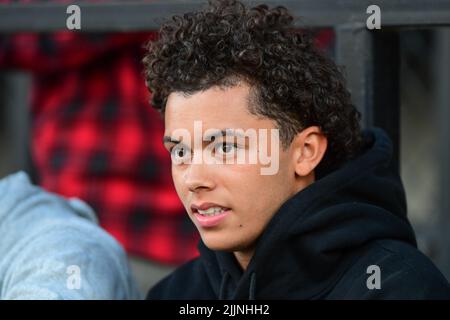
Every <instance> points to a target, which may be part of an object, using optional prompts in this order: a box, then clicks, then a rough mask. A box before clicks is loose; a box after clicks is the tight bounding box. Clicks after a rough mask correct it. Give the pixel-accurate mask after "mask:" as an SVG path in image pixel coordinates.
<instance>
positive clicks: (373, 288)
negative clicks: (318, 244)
mask: <svg viewBox="0 0 450 320" xmlns="http://www.w3.org/2000/svg"><path fill="white" fill-rule="evenodd" d="M330 297H332V298H344V299H450V286H449V283H448V281H447V280H446V278H445V277H444V276H443V275H442V273H441V272H440V271H439V269H438V268H437V267H436V266H435V265H434V263H433V262H432V261H431V260H430V259H429V258H428V257H427V256H425V255H424V254H423V253H422V252H420V251H419V250H418V249H417V248H415V247H414V246H412V245H411V244H408V243H406V242H402V241H397V240H390V239H385V240H377V241H373V242H372V243H370V244H368V245H366V246H365V247H364V248H363V250H362V251H361V252H360V254H358V257H357V259H356V260H355V261H354V263H353V264H352V266H351V267H350V268H349V269H348V270H347V271H346V272H345V274H344V275H343V276H342V277H341V279H340V280H339V282H338V284H337V285H336V286H335V287H334V289H333V290H332V292H331V294H330Z"/></svg>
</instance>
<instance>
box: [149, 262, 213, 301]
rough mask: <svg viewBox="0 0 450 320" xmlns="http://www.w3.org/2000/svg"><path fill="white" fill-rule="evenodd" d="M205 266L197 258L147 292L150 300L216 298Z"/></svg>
mask: <svg viewBox="0 0 450 320" xmlns="http://www.w3.org/2000/svg"><path fill="white" fill-rule="evenodd" d="M209 283H210V282H209V280H208V276H207V274H206V270H205V267H204V265H203V263H202V261H201V260H200V258H195V259H193V260H191V261H189V262H187V263H185V264H183V265H182V266H180V267H178V268H177V269H176V270H175V271H174V272H172V273H171V274H169V275H168V276H167V277H165V278H164V279H162V280H161V281H160V282H158V283H157V284H156V285H155V286H154V287H153V288H151V289H150V290H149V292H148V294H147V299H148V300H184V299H186V300H191V299H196V300H197V299H214V297H215V294H214V292H213V290H212V288H211V286H210V284H209Z"/></svg>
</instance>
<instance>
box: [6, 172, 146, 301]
mask: <svg viewBox="0 0 450 320" xmlns="http://www.w3.org/2000/svg"><path fill="white" fill-rule="evenodd" d="M0 237H1V241H0V299H2V300H4V299H18V300H24V299H26V300H29V299H33V300H35V299H37V300H44V299H45V300H47V299H51V300H53V299H83V300H84V299H140V298H141V296H140V293H139V291H138V289H137V286H136V284H135V281H134V279H133V277H132V275H131V272H130V268H129V266H128V261H127V256H126V254H125V252H124V250H123V248H122V247H121V246H120V245H119V244H118V243H117V241H116V240H114V238H112V237H111V236H110V235H108V234H107V233H106V231H104V230H102V229H101V228H100V227H99V226H98V225H97V219H96V217H95V215H94V212H93V211H92V209H91V208H90V207H89V206H88V205H87V204H86V203H85V202H83V201H81V200H79V199H77V198H71V199H66V198H63V197H61V196H58V195H56V194H52V193H49V192H46V191H44V190H43V189H41V188H39V187H37V186H33V185H32V184H31V183H30V180H29V178H28V176H27V175H26V174H25V173H24V172H18V173H15V174H12V175H9V176H7V177H5V178H3V179H0Z"/></svg>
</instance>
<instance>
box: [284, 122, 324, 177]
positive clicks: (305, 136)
mask: <svg viewBox="0 0 450 320" xmlns="http://www.w3.org/2000/svg"><path fill="white" fill-rule="evenodd" d="M292 146H293V148H294V150H293V151H294V153H293V154H294V159H293V160H294V168H295V172H296V173H297V174H298V175H299V176H301V177H305V176H307V175H309V174H310V173H311V172H312V171H313V170H314V169H315V168H316V167H317V165H318V164H319V163H320V161H321V160H322V158H323V156H324V154H325V151H326V150H327V146H328V141H327V138H326V137H325V135H324V134H323V133H322V131H321V130H320V128H319V127H318V126H311V127H308V128H306V129H304V130H302V131H301V132H299V133H298V134H297V135H296V136H295V138H294V140H293V143H292Z"/></svg>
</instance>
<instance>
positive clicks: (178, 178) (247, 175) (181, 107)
mask: <svg viewBox="0 0 450 320" xmlns="http://www.w3.org/2000/svg"><path fill="white" fill-rule="evenodd" d="M249 89H250V88H249V86H248V85H246V84H240V85H237V86H234V87H231V88H219V87H212V88H210V89H208V90H206V91H202V92H198V93H195V94H193V95H191V96H185V95H183V94H181V93H176V92H175V93H172V94H170V95H169V97H168V100H167V105H166V112H165V136H166V138H165V140H177V141H179V143H177V142H169V141H166V142H165V147H166V148H167V149H168V150H169V151H170V150H172V159H173V162H172V177H173V181H174V184H175V188H176V190H177V193H178V195H179V197H180V199H181V201H182V202H183V204H184V206H185V208H186V210H187V212H188V214H189V217H190V218H191V220H192V221H193V222H194V224H195V226H196V227H197V229H198V230H199V232H200V236H201V238H202V240H203V242H204V243H205V245H206V246H208V247H209V248H210V249H212V250H226V251H246V250H252V249H253V246H254V245H255V241H256V240H257V238H258V237H259V236H260V235H261V233H262V232H263V230H264V228H265V227H266V225H267V223H268V222H269V220H270V219H271V218H272V216H273V215H274V213H275V212H276V211H277V209H279V207H280V206H281V205H282V204H283V203H284V202H285V201H286V200H287V199H288V198H290V197H291V196H292V195H293V194H295V193H296V192H297V191H298V188H297V187H296V184H295V171H294V167H293V166H294V163H293V161H292V159H293V156H292V150H291V149H290V148H289V149H287V150H283V148H282V146H281V143H279V141H277V143H273V141H271V139H270V130H271V129H275V130H276V125H275V122H274V121H273V120H271V119H267V118H264V119H263V118H261V117H257V116H255V115H252V114H250V113H249V111H248V103H249V102H248V95H249ZM200 121H201V122H200ZM195 122H196V123H197V129H196V130H194V128H195ZM199 123H201V133H202V134H203V133H205V131H207V130H208V129H218V130H225V129H243V130H244V131H246V130H248V129H253V130H256V132H260V129H266V131H267V132H268V133H267V134H266V136H267V140H268V143H267V146H264V148H265V149H270V150H261V149H260V150H259V151H257V150H256V149H255V146H254V145H251V143H250V142H249V139H245V141H244V143H242V144H239V145H237V147H235V145H234V143H236V142H237V140H238V139H235V138H234V137H230V136H229V135H227V136H225V137H221V136H216V137H215V140H214V141H213V142H211V141H204V142H203V143H202V144H200V145H199V144H197V145H195V142H194V141H193V140H194V137H195V133H198V124H199ZM180 129H181V130H184V131H185V132H187V133H189V134H190V138H186V137H187V136H184V138H185V139H183V137H180V136H179V135H177V134H174V132H177V130H178V131H179V130H180ZM169 137H170V138H171V139H168V138H169ZM188 139H190V140H191V141H186V140H188ZM241 142H242V140H241ZM258 143H259V141H258ZM208 145H209V146H211V145H213V146H214V150H215V152H213V153H212V154H213V157H214V158H216V159H217V158H220V159H228V160H230V159H229V157H230V156H229V154H231V157H232V158H233V157H234V158H236V154H237V152H244V153H245V154H247V155H248V154H249V153H250V152H255V151H256V153H257V154H260V153H261V152H262V151H265V152H266V154H269V155H270V154H277V157H278V158H279V159H277V160H278V161H279V166H278V168H279V169H278V170H277V172H276V173H275V174H271V175H263V174H261V167H267V165H263V164H261V163H260V162H259V161H257V163H250V161H246V162H245V163H238V162H237V161H232V162H233V163H226V162H225V161H222V163H206V161H202V162H196V161H194V160H191V161H190V163H186V162H188V161H186V162H183V161H177V160H180V159H187V158H191V155H192V156H193V157H192V158H191V159H193V158H195V157H196V156H198V155H200V154H201V153H202V152H204V150H205V148H207V146H208ZM188 146H189V147H188ZM189 148H190V149H189ZM274 148H276V150H275V149H274ZM238 149H239V150H238ZM274 151H277V152H278V153H277V152H274ZM278 155H279V156H278ZM174 160H175V161H174ZM211 207H220V208H222V211H219V210H218V209H217V210H216V211H218V212H214V211H215V210H214V209H209V211H205V210H206V209H208V208H211ZM199 209H200V210H199ZM202 209H204V210H202Z"/></svg>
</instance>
